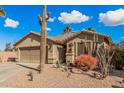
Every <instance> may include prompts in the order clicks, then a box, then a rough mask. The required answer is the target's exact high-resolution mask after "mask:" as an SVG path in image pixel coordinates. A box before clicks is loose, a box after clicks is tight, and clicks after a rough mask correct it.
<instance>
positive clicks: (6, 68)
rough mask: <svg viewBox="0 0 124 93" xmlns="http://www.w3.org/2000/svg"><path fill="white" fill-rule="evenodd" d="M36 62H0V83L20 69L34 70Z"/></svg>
mask: <svg viewBox="0 0 124 93" xmlns="http://www.w3.org/2000/svg"><path fill="white" fill-rule="evenodd" d="M37 66H38V64H32V63H12V62H8V63H0V83H1V82H3V81H6V80H7V79H8V78H10V77H12V76H14V75H15V74H17V73H18V72H20V71H21V70H31V69H32V70H36V69H37Z"/></svg>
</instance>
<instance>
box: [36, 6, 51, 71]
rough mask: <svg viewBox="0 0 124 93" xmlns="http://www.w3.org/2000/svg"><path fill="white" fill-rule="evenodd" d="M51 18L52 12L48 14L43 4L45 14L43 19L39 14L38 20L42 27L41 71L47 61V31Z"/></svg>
mask: <svg viewBox="0 0 124 93" xmlns="http://www.w3.org/2000/svg"><path fill="white" fill-rule="evenodd" d="M49 18H50V13H49V14H48V16H47V15H46V5H44V6H43V14H42V19H41V17H40V15H38V21H39V24H40V28H41V43H40V66H39V71H40V73H41V70H42V69H43V64H44V63H45V61H46V37H47V31H46V25H47V22H46V21H47V20H48V19H49Z"/></svg>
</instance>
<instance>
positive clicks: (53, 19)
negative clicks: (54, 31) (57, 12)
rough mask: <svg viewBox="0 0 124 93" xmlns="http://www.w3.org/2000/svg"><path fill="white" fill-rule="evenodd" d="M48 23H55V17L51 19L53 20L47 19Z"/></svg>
mask: <svg viewBox="0 0 124 93" xmlns="http://www.w3.org/2000/svg"><path fill="white" fill-rule="evenodd" d="M40 18H41V20H42V17H40ZM47 21H48V22H54V21H55V17H53V18H51V17H50V18H49V19H48V20H47Z"/></svg>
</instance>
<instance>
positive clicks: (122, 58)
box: [111, 47, 124, 70]
mask: <svg viewBox="0 0 124 93" xmlns="http://www.w3.org/2000/svg"><path fill="white" fill-rule="evenodd" d="M113 51H115V54H114V55H113V58H112V61H111V64H113V66H114V67H115V69H118V70H122V69H123V67H124V49H121V48H118V47H116V48H115V49H113Z"/></svg>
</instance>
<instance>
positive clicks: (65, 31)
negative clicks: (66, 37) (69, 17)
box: [64, 26, 72, 33]
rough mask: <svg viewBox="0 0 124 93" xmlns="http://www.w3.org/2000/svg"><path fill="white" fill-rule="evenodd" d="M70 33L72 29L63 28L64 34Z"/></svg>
mask: <svg viewBox="0 0 124 93" xmlns="http://www.w3.org/2000/svg"><path fill="white" fill-rule="evenodd" d="M71 31H72V28H71V27H70V26H66V27H65V28H64V33H67V32H71Z"/></svg>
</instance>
